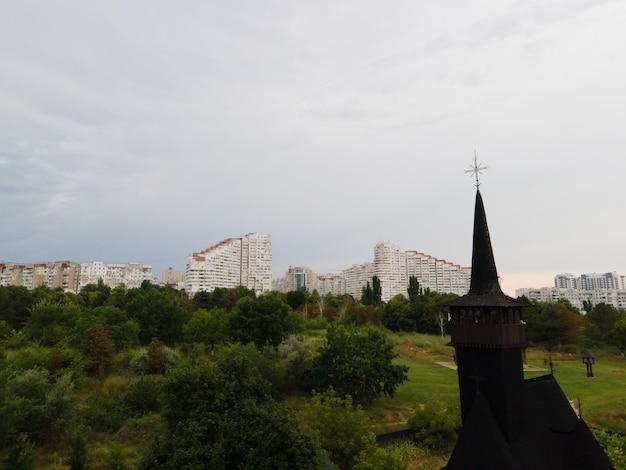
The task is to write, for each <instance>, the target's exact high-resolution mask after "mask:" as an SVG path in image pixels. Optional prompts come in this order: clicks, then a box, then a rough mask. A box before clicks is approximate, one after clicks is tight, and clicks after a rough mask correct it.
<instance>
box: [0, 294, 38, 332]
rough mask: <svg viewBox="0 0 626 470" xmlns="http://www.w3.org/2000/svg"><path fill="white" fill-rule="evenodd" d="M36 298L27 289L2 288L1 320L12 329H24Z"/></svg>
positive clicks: (0, 295) (0, 298) (0, 297)
mask: <svg viewBox="0 0 626 470" xmlns="http://www.w3.org/2000/svg"><path fill="white" fill-rule="evenodd" d="M35 301H36V299H35V296H34V294H33V293H32V292H31V291H29V290H28V289H27V288H26V287H22V286H19V287H18V286H6V287H5V286H0V320H5V321H6V322H7V323H8V324H9V325H10V326H11V327H12V328H14V329H16V330H18V329H20V328H22V326H23V325H24V323H26V320H27V319H28V317H29V316H30V311H31V308H32V307H33V305H34V304H35Z"/></svg>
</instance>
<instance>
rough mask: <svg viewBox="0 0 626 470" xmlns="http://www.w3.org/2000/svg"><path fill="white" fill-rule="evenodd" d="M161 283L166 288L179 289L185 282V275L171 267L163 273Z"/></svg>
mask: <svg viewBox="0 0 626 470" xmlns="http://www.w3.org/2000/svg"><path fill="white" fill-rule="evenodd" d="M161 282H163V284H164V285H166V286H170V287H175V288H178V287H180V286H181V283H182V282H183V274H182V273H181V272H180V271H176V270H174V269H173V268H172V267H171V266H170V267H169V268H167V269H166V270H165V271H163V272H162V273H161Z"/></svg>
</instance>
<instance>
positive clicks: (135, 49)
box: [0, 0, 626, 295]
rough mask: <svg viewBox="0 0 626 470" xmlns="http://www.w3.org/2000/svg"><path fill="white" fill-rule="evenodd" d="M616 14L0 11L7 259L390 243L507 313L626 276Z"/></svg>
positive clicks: (574, 10) (238, 6) (23, 7)
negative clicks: (459, 276) (481, 227)
mask: <svg viewBox="0 0 626 470" xmlns="http://www.w3.org/2000/svg"><path fill="white" fill-rule="evenodd" d="M624 24H626V2H623V1H620V0H615V1H611V0H609V1H601V0H592V1H579V0H564V1H549V0H548V1H546V0H541V1H535V0H530V1H511V0H484V1H481V0H468V1H464V2H458V1H449V0H441V1H437V2H426V1H415V0H407V1H404V0H397V1H389V2H381V1H371V0H358V1H356V0H345V1H341V0H340V1H337V0H333V1H329V0H319V1H315V2H309V1H300V0H289V1H287V0H283V1H277V0H265V1H262V2H260V1H238V0H233V1H227V2H226V1H217V0H212V1H211V0H210V1H188V0H179V1H176V2H172V1H159V0H151V1H123V2H122V1H115V0H111V1H94V2H83V1H63V0H60V1H56V2H45V1H31V0H24V1H20V2H9V3H7V4H6V5H4V8H3V12H2V15H0V240H1V241H0V261H12V262H23V263H32V262H37V261H60V260H70V261H76V262H89V261H104V262H108V263H120V262H139V263H146V264H151V265H152V266H153V270H154V274H155V275H156V276H159V277H160V273H161V272H162V271H163V270H165V269H167V268H168V267H170V266H171V267H173V268H174V269H178V270H181V271H184V268H185V262H186V258H187V256H189V255H190V254H191V253H192V252H197V251H201V250H203V249H205V248H208V247H210V246H212V245H214V244H216V243H218V242H219V241H221V240H224V239H226V238H230V237H235V238H236V237H241V236H243V235H245V234H247V233H250V232H267V233H269V234H270V235H271V237H272V249H273V274H274V277H275V278H276V277H282V276H284V273H285V272H286V271H287V269H288V268H289V266H298V265H305V266H309V267H311V268H312V269H313V270H314V271H315V272H318V273H320V274H321V273H331V272H339V271H340V270H342V269H346V268H348V267H349V266H351V265H353V264H360V263H364V262H368V261H372V260H373V256H374V246H375V245H376V244H377V243H379V242H391V243H394V244H396V245H398V246H400V247H402V248H403V249H406V250H416V251H420V252H423V253H426V254H429V255H432V256H434V257H436V258H440V259H445V260H447V261H450V262H453V263H456V264H460V265H462V266H469V265H470V264H471V247H472V240H471V238H472V223H473V220H472V218H473V209H474V196H475V191H476V188H475V187H474V183H475V181H474V179H473V177H472V175H471V174H467V173H466V170H468V169H469V168H470V167H471V165H472V164H473V158H474V155H475V154H476V156H477V161H478V163H480V164H481V165H482V166H486V167H488V169H487V170H486V171H484V172H482V174H481V175H480V191H481V194H482V196H483V200H484V203H485V209H486V212H487V220H488V223H489V230H490V235H491V241H492V246H493V250H494V256H495V260H496V264H497V267H498V274H499V275H500V277H501V280H502V288H503V290H504V291H505V293H507V294H509V295H514V293H515V289H518V288H522V287H543V286H550V285H552V284H553V277H554V275H555V274H557V273H564V272H569V273H573V274H576V275H580V274H583V273H591V272H613V271H617V272H618V273H620V274H626V250H625V249H624V241H625V239H624V235H625V233H626V217H625V194H624V186H625V182H626V127H625V123H626V87H625V84H626V28H624Z"/></svg>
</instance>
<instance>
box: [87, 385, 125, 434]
mask: <svg viewBox="0 0 626 470" xmlns="http://www.w3.org/2000/svg"><path fill="white" fill-rule="evenodd" d="M128 416H129V410H128V407H127V406H126V403H125V401H124V397H123V395H109V394H107V393H97V394H96V395H94V396H93V397H92V398H91V400H90V401H89V403H88V404H87V407H86V408H85V409H83V411H82V418H83V422H84V423H85V425H87V426H90V427H91V428H93V429H95V430H96V431H100V432H116V431H117V430H118V429H120V428H121V427H122V426H123V425H124V422H125V421H126V419H127V418H128Z"/></svg>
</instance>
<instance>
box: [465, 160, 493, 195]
mask: <svg viewBox="0 0 626 470" xmlns="http://www.w3.org/2000/svg"><path fill="white" fill-rule="evenodd" d="M488 168H489V167H488V166H483V164H482V163H478V161H477V160H476V151H474V165H473V166H471V167H470V169H469V170H465V173H471V174H473V175H474V176H475V177H476V183H475V184H474V186H476V189H478V187H479V186H480V182H479V181H478V175H482V173H483V171H485V170H487V169H488Z"/></svg>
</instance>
